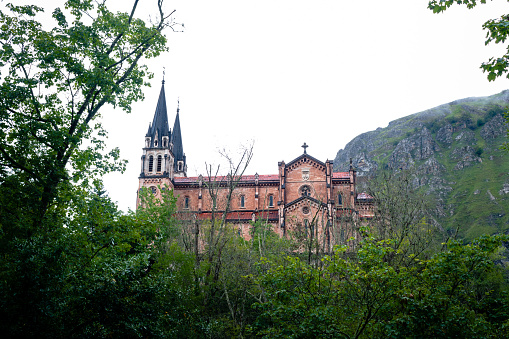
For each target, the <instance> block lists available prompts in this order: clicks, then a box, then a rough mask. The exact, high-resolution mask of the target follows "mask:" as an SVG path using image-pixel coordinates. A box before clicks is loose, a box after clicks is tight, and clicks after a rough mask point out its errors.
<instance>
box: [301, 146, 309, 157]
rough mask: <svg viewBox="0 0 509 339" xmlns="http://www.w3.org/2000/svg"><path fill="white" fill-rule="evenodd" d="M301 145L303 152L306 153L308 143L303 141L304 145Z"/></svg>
mask: <svg viewBox="0 0 509 339" xmlns="http://www.w3.org/2000/svg"><path fill="white" fill-rule="evenodd" d="M301 147H302V148H304V154H308V153H307V152H306V148H308V147H309V146H308V145H306V143H304V145H302V146H301Z"/></svg>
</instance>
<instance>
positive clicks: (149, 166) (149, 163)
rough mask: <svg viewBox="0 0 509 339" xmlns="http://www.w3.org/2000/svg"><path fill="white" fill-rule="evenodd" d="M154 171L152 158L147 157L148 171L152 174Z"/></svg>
mask: <svg viewBox="0 0 509 339" xmlns="http://www.w3.org/2000/svg"><path fill="white" fill-rule="evenodd" d="M153 170H154V157H153V156H152V155H151V156H149V157H148V171H149V172H152V171H153Z"/></svg>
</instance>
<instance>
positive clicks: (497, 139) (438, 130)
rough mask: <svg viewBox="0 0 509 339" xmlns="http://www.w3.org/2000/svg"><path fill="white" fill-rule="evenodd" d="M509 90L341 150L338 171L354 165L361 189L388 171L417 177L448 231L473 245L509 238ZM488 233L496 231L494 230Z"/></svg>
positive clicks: (409, 120) (393, 126)
mask: <svg viewBox="0 0 509 339" xmlns="http://www.w3.org/2000/svg"><path fill="white" fill-rule="evenodd" d="M507 107H509V90H504V91H502V92H500V93H498V94H495V95H492V96H486V97H469V98H464V99H459V100H454V101H452V102H449V103H446V104H442V105H439V106H436V107H434V108H431V109H428V110H424V111H421V112H418V113H414V114H411V115H408V116H405V117H402V118H399V119H396V120H393V121H391V122H390V123H389V124H388V125H387V127H385V128H377V129H376V130H374V131H369V132H365V133H362V134H360V135H358V136H357V137H355V138H354V139H352V140H351V141H350V142H349V143H348V144H347V145H346V146H345V147H344V149H340V150H339V151H338V152H337V155H336V157H335V159H334V170H336V171H344V170H347V169H348V167H349V163H350V158H352V163H353V166H354V167H355V168H356V169H357V171H358V177H359V179H360V180H359V181H360V183H361V185H360V186H361V188H362V187H363V186H364V187H366V186H367V185H368V182H369V180H368V178H369V177H370V176H374V175H376V174H377V172H379V171H380V170H389V171H398V170H402V169H404V170H410V171H412V173H413V184H414V186H415V188H416V189H419V190H422V191H424V192H425V193H426V194H427V195H428V196H430V197H432V198H434V200H435V201H436V209H435V211H433V212H434V217H436V219H437V220H438V221H439V222H440V223H441V225H442V226H443V228H444V229H446V230H448V231H452V230H453V229H455V228H456V227H458V226H459V228H460V233H461V234H460V235H461V236H463V237H465V238H467V239H470V238H471V237H474V236H476V235H479V233H496V232H506V231H508V230H509V216H508V213H507V212H509V161H507V157H508V156H509V154H507V152H505V151H502V150H501V149H500V147H501V145H502V144H503V143H504V142H506V141H507V138H506V134H507V127H508V126H507V123H506V121H505V119H504V117H503V115H504V114H505V112H506V111H507ZM487 225H488V226H487Z"/></svg>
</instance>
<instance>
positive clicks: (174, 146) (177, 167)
mask: <svg viewBox="0 0 509 339" xmlns="http://www.w3.org/2000/svg"><path fill="white" fill-rule="evenodd" d="M179 111H180V109H179V107H177V116H176V118H175V123H174V125H173V133H172V131H171V130H170V129H169V124H168V113H167V111H166V96H165V93H164V80H163V82H162V85H161V92H160V93H159V99H158V101H157V106H156V111H155V113H154V119H153V120H152V123H151V124H150V125H149V127H148V131H147V134H146V135H145V145H144V147H143V154H142V156H141V173H140V177H139V188H142V187H147V188H149V189H150V190H151V191H152V193H153V194H155V195H160V191H159V190H160V189H163V188H164V187H165V186H168V187H169V188H173V178H174V177H175V176H179V177H185V176H187V164H186V156H185V153H184V149H183V147H182V134H181V131H180V119H179ZM136 205H137V206H138V205H139V197H138V198H137V204H136Z"/></svg>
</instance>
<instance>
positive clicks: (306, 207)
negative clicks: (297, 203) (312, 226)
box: [302, 206, 309, 214]
mask: <svg viewBox="0 0 509 339" xmlns="http://www.w3.org/2000/svg"><path fill="white" fill-rule="evenodd" d="M302 213H304V214H309V207H308V206H304V207H302Z"/></svg>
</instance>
